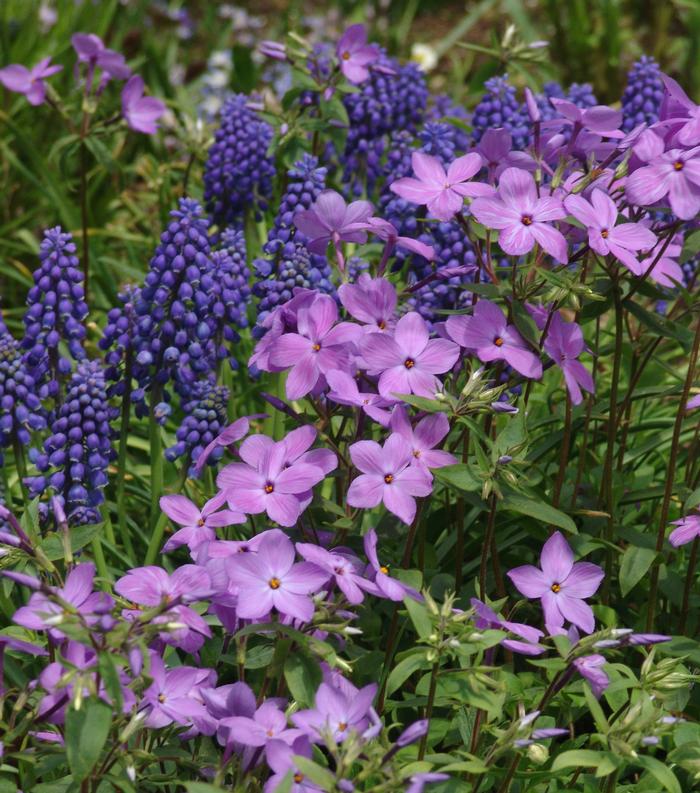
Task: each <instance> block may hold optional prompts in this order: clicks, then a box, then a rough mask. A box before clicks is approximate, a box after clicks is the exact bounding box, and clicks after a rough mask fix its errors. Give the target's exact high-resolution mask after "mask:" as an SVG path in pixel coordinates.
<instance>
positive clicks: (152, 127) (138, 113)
mask: <svg viewBox="0 0 700 793" xmlns="http://www.w3.org/2000/svg"><path fill="white" fill-rule="evenodd" d="M143 88H144V86H143V79H142V78H141V77H139V75H138V74H134V75H133V76H132V77H130V78H129V81H128V82H127V84H126V85H125V86H124V88H123V90H122V115H123V116H124V118H125V119H126V123H127V124H128V125H129V127H130V128H131V129H133V130H134V131H135V132H143V133H145V134H146V135H155V134H156V132H157V131H158V124H157V123H156V122H157V121H158V119H159V118H160V117H161V116H162V115H163V113H165V109H166V108H165V103H164V102H161V100H160V99H156V98H155V97H153V96H144V95H143Z"/></svg>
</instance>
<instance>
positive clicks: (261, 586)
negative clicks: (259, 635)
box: [227, 537, 329, 622]
mask: <svg viewBox="0 0 700 793" xmlns="http://www.w3.org/2000/svg"><path fill="white" fill-rule="evenodd" d="M294 556H295V554H294V545H293V544H292V543H291V541H290V540H288V539H287V538H286V537H285V538H283V537H278V538H270V539H268V540H267V541H266V542H263V543H261V544H260V545H259V546H258V549H257V552H256V553H251V554H248V553H241V554H237V555H236V556H232V557H230V560H229V563H228V566H227V572H228V575H229V578H230V582H231V584H232V585H233V586H234V587H237V588H238V604H237V607H236V608H237V612H238V616H239V617H241V618H242V619H260V618H262V617H265V616H267V615H268V614H269V613H270V612H271V611H272V609H276V610H277V611H278V612H279V613H280V614H286V615H288V616H289V617H292V618H293V619H298V620H301V621H302V622H309V621H310V620H311V618H312V617H313V614H314V604H313V601H312V600H311V597H310V595H311V594H312V593H314V592H318V591H319V589H321V587H322V586H323V585H324V584H325V583H326V582H327V581H328V578H329V575H328V573H327V572H326V571H324V570H322V569H321V568H320V567H317V566H316V565H315V564H311V563H310V562H298V563H295V562H294Z"/></svg>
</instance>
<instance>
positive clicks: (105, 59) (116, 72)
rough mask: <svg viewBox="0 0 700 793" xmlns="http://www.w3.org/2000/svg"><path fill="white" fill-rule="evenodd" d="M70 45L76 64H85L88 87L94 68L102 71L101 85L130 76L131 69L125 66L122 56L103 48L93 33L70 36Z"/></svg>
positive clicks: (98, 38) (102, 43)
mask: <svg viewBox="0 0 700 793" xmlns="http://www.w3.org/2000/svg"><path fill="white" fill-rule="evenodd" d="M71 44H72V45H73V49H74V50H75V51H76V53H77V55H78V62H79V63H86V64H87V66H88V78H87V83H88V86H89V85H90V83H91V82H92V75H93V72H94V70H95V67H99V68H100V69H101V70H102V72H103V74H102V78H101V79H102V82H103V83H105V82H107V81H108V80H109V79H110V78H114V79H115V80H126V79H127V78H128V77H129V75H130V74H131V69H130V68H129V67H128V66H127V65H126V63H125V61H124V56H123V55H122V54H121V53H119V52H115V51H114V50H110V49H108V48H107V47H105V45H104V42H103V41H102V39H101V38H100V37H99V36H96V35H95V34H94V33H75V34H74V35H73V36H71ZM76 68H77V67H76Z"/></svg>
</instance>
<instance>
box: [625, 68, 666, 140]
mask: <svg viewBox="0 0 700 793" xmlns="http://www.w3.org/2000/svg"><path fill="white" fill-rule="evenodd" d="M663 99H664V84H663V82H662V80H661V69H660V68H659V64H658V63H657V62H656V61H655V60H654V59H653V58H651V57H649V56H648V55H642V57H641V58H640V59H639V60H638V61H636V62H635V63H634V65H633V66H632V68H631V69H630V71H629V73H628V74H627V87H626V88H625V92H624V93H623V94H622V119H623V120H622V129H623V130H624V131H625V132H630V131H631V130H633V129H634V128H635V127H637V126H639V124H649V125H651V124H654V123H655V122H657V121H658V120H659V110H660V109H661V103H662V102H663Z"/></svg>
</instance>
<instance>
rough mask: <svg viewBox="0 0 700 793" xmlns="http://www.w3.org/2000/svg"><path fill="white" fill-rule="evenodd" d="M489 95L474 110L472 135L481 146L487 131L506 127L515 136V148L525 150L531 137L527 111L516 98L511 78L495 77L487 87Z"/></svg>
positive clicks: (505, 76) (505, 75) (506, 76)
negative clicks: (509, 80) (509, 79)
mask: <svg viewBox="0 0 700 793" xmlns="http://www.w3.org/2000/svg"><path fill="white" fill-rule="evenodd" d="M484 88H486V93H485V94H484V96H483V97H482V99H481V101H480V102H479V104H478V105H477V106H476V107H475V108H474V114H473V115H472V130H473V132H472V135H473V138H474V140H475V141H476V142H477V143H478V142H479V141H480V140H481V136H482V135H483V134H484V132H486V130H487V129H491V128H493V127H504V128H505V129H507V130H508V132H510V134H511V135H512V136H513V147H514V148H516V149H524V148H525V147H526V146H527V143H528V140H529V136H530V122H529V116H528V114H527V111H526V110H525V108H524V107H523V106H522V104H521V103H520V102H518V100H517V99H516V97H515V86H513V85H511V84H510V83H509V82H508V75H507V74H504V75H503V76H501V77H492V78H491V79H490V80H487V81H486V82H485V83H484Z"/></svg>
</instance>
